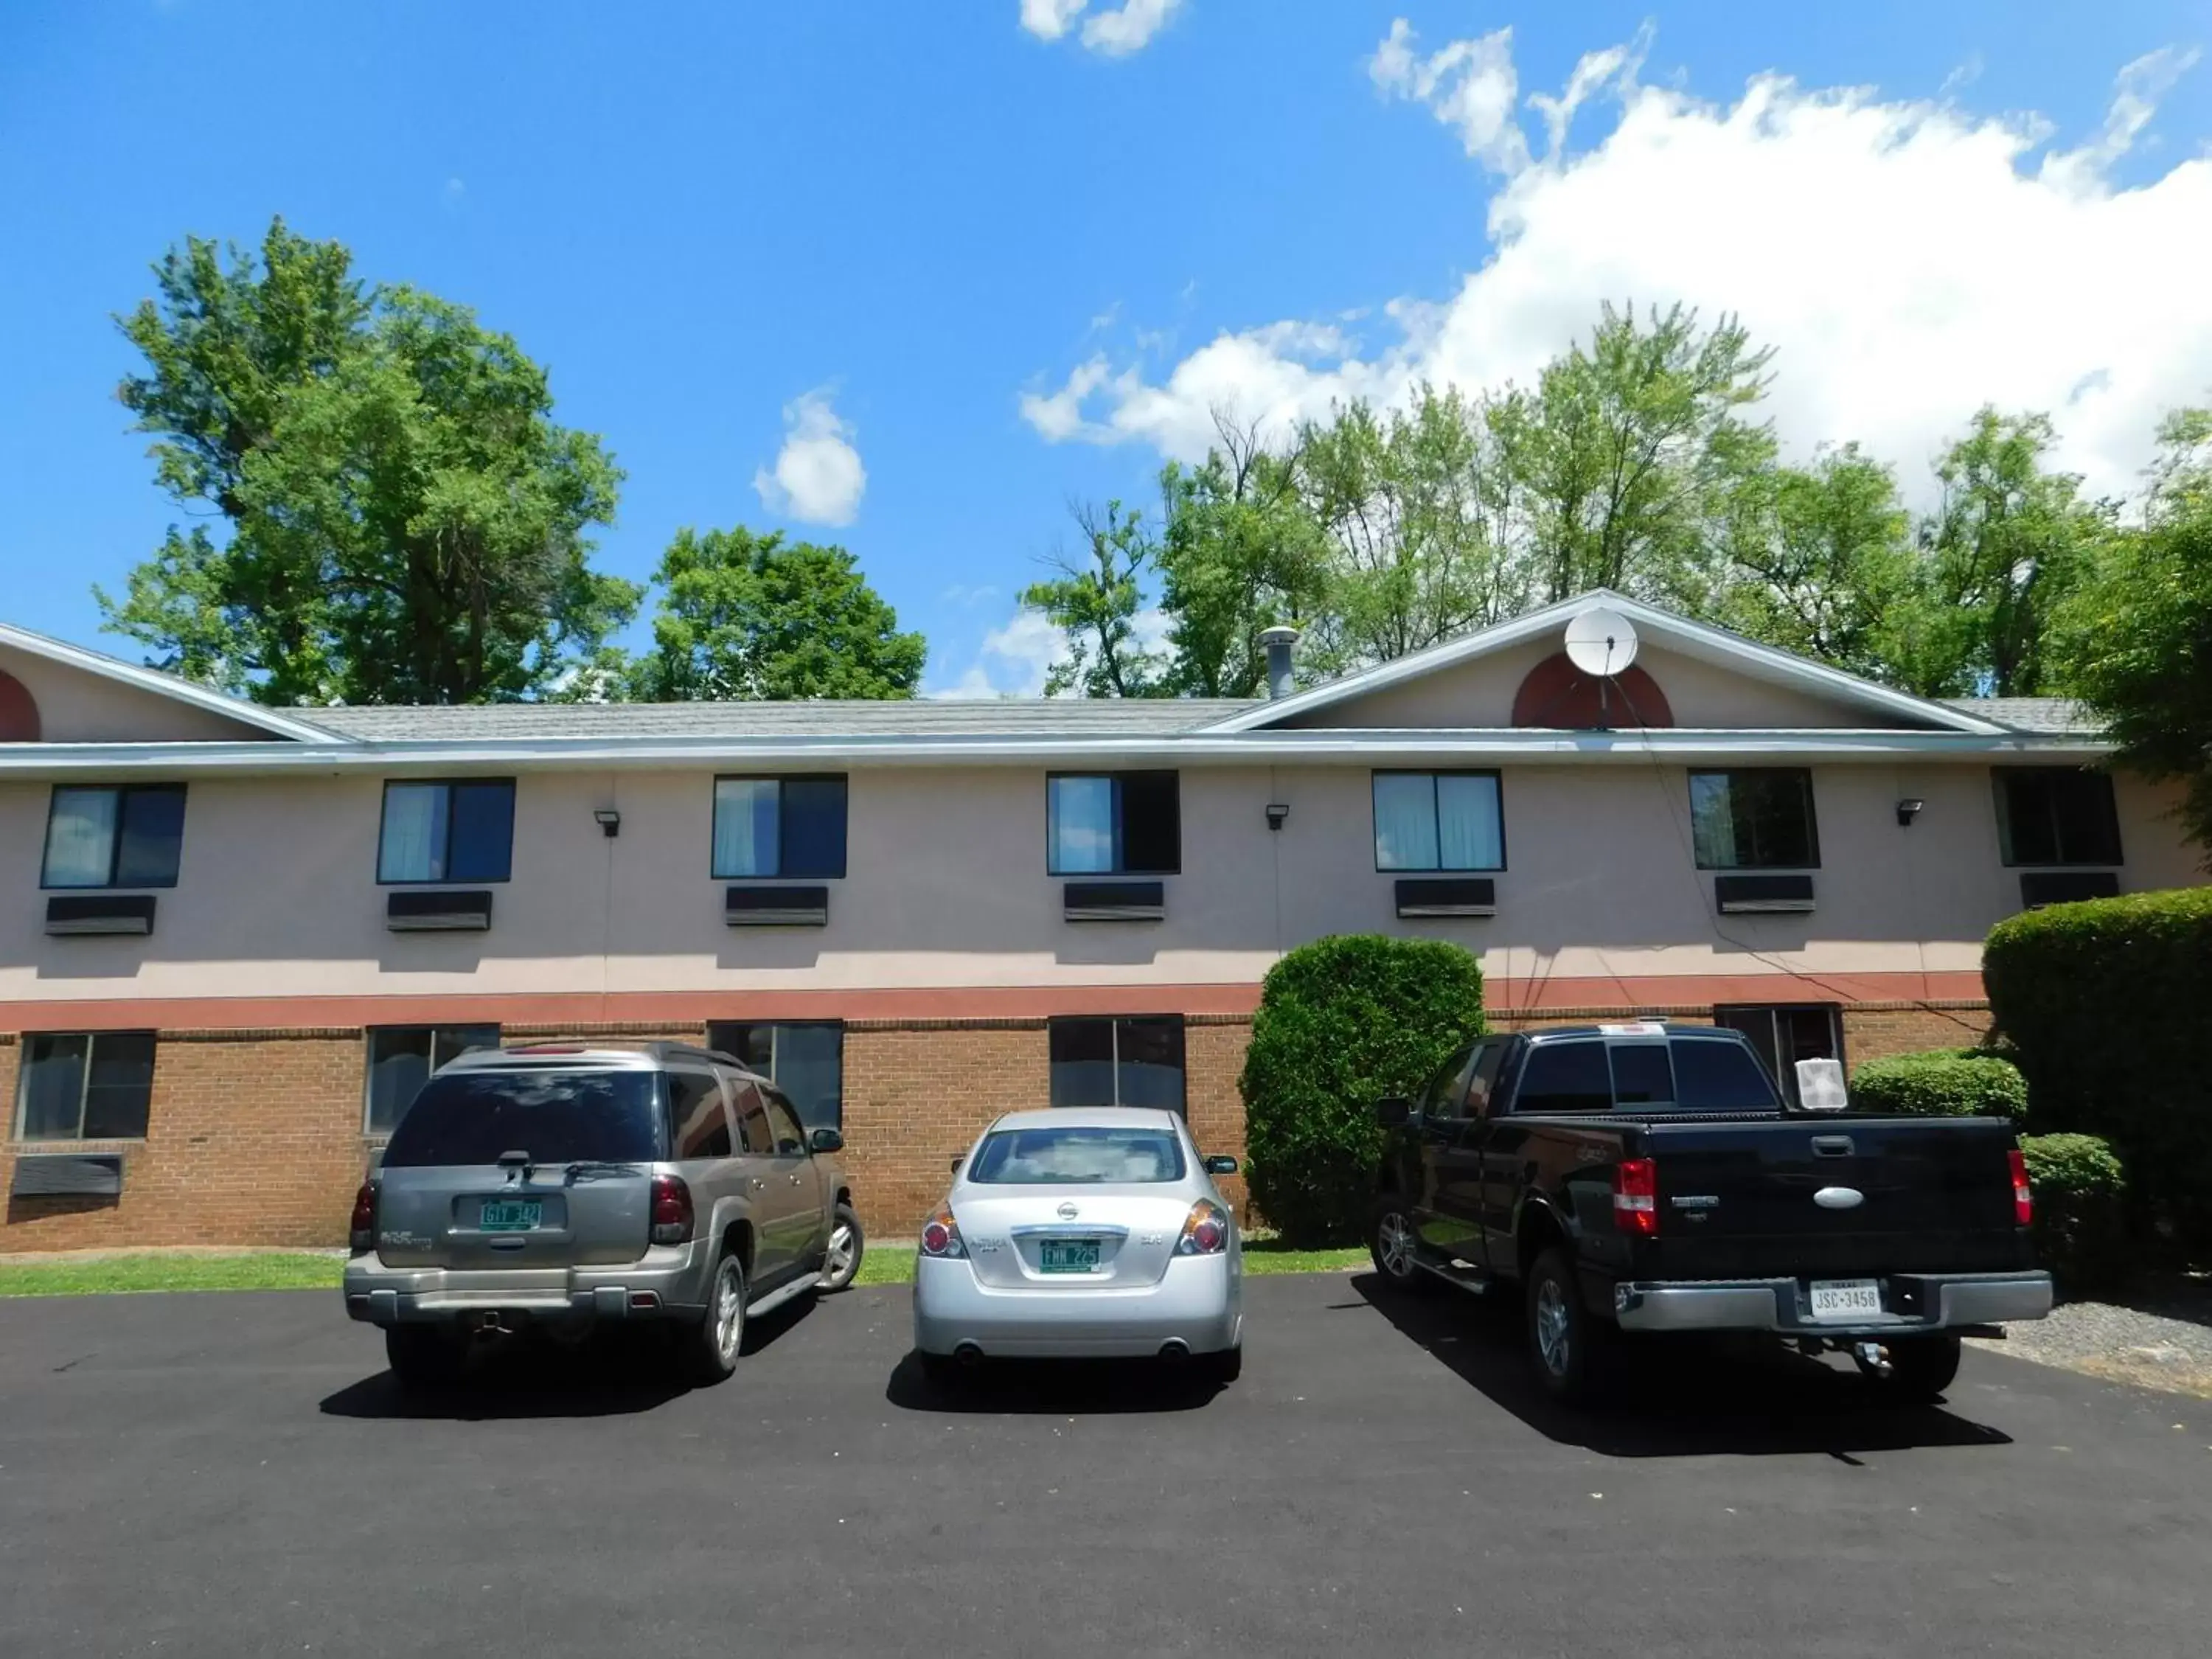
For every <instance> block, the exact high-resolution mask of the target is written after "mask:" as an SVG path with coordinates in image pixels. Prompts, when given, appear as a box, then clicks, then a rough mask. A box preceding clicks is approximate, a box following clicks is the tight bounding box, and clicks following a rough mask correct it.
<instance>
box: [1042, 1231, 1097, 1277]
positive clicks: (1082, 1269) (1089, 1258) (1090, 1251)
mask: <svg viewBox="0 0 2212 1659" xmlns="http://www.w3.org/2000/svg"><path fill="white" fill-rule="evenodd" d="M1098 1256H1099V1249H1098V1241H1097V1239H1095V1238H1047V1239H1042V1240H1040V1241H1039V1242H1038V1243H1037V1271H1038V1272H1039V1273H1097V1271H1098Z"/></svg>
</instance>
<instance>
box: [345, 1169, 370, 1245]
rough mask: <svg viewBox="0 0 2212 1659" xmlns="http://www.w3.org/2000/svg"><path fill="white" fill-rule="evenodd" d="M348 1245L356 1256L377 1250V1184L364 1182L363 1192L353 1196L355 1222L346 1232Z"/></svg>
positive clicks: (362, 1185) (362, 1184)
mask: <svg viewBox="0 0 2212 1659" xmlns="http://www.w3.org/2000/svg"><path fill="white" fill-rule="evenodd" d="M346 1235H347V1236H346V1243H347V1245H348V1247H349V1249H351V1250H352V1251H353V1253H354V1254H355V1255H362V1254H364V1253H365V1252H367V1251H369V1250H373V1249H375V1248H376V1183H375V1182H374V1181H364V1182H362V1183H361V1190H360V1191H359V1192H357V1193H356V1194H354V1195H353V1221H352V1224H351V1225H349V1227H348V1228H347V1230H346Z"/></svg>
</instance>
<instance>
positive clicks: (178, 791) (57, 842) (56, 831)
mask: <svg viewBox="0 0 2212 1659" xmlns="http://www.w3.org/2000/svg"><path fill="white" fill-rule="evenodd" d="M184 844H185V786H184V785H182V784H181V783H161V784H131V785H129V786H127V787H118V788H98V787H94V788H84V787H76V786H74V785H64V786H60V787H56V789H55V790H54V793H53V798H52V801H51V803H50V804H49V805H48V807H47V812H46V858H45V860H44V862H43V864H42V865H41V866H40V876H39V884H40V886H42V887H50V888H63V889H67V888H86V887H174V886H175V885H176V884H177V862H178V859H179V856H180V854H182V852H183V850H184Z"/></svg>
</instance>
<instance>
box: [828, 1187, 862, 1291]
mask: <svg viewBox="0 0 2212 1659" xmlns="http://www.w3.org/2000/svg"><path fill="white" fill-rule="evenodd" d="M867 1245H868V1241H867V1235H866V1234H865V1233H863V1232H862V1231H860V1217H859V1216H858V1215H856V1214H855V1213H854V1211H853V1206H851V1205H849V1204H840V1205H839V1206H837V1209H836V1213H835V1214H833V1215H832V1216H831V1217H830V1218H829V1243H828V1244H827V1245H826V1246H825V1247H824V1249H823V1257H822V1278H821V1281H820V1287H821V1289H822V1290H823V1291H827V1292H829V1293H830V1294H832V1295H835V1294H836V1292H837V1291H842V1290H844V1289H846V1288H848V1286H849V1285H851V1284H852V1282H853V1281H854V1279H857V1278H859V1277H860V1255H861V1252H862V1251H864V1250H866V1249H867Z"/></svg>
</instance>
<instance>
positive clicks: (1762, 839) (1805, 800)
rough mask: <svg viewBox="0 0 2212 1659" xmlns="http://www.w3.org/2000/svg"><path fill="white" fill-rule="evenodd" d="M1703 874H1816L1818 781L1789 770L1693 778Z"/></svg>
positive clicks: (1693, 822)
mask: <svg viewBox="0 0 2212 1659" xmlns="http://www.w3.org/2000/svg"><path fill="white" fill-rule="evenodd" d="M1690 829H1691V836H1692V842H1693V843H1694V846H1695V848H1696V852H1697V859H1698V868H1699V869H1700V870H1816V869H1818V868H1820V835H1819V831H1818V829H1817V828H1816V826H1815V824H1814V817H1813V775H1812V774H1811V773H1810V772H1807V771H1801V770H1797V769H1789V768H1771V769H1763V770H1757V771H1743V772H1692V773H1691V774H1690Z"/></svg>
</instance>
